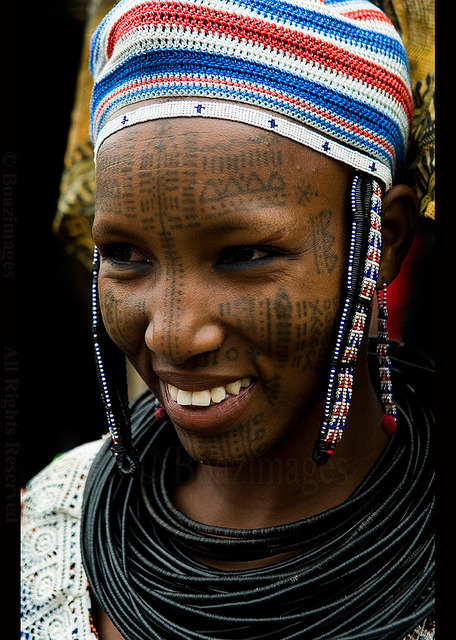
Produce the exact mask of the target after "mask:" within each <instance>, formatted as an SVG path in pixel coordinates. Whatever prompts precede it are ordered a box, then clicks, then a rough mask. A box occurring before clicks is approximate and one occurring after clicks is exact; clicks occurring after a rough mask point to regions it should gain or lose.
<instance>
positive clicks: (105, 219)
mask: <svg viewBox="0 0 456 640" xmlns="http://www.w3.org/2000/svg"><path fill="white" fill-rule="evenodd" d="M349 179H350V169H349V168H348V167H346V166H344V165H342V164H340V163H338V162H336V161H333V160H331V159H329V158H327V157H325V156H323V155H321V154H319V153H316V152H314V151H312V150H310V149H308V148H306V147H304V146H301V145H299V144H297V143H294V142H292V141H290V140H288V139H284V138H281V137H279V136H278V135H276V134H274V133H272V132H263V131H260V130H258V129H255V128H252V127H250V126H248V125H244V124H239V123H230V122H225V121H214V120H211V121H209V120H203V119H194V118H191V119H185V118H181V119H175V120H167V121H159V122H158V121H157V122H147V123H143V124H141V125H135V126H134V127H131V128H128V129H124V130H123V131H121V132H118V133H116V134H115V135H113V136H111V137H110V138H108V139H107V141H105V143H104V144H103V146H102V147H101V150H100V153H99V156H98V158H97V169H96V214H95V223H94V228H93V236H94V241H95V244H96V245H97V246H98V248H99V250H100V253H101V266H100V273H99V292H100V304H101V310H102V314H103V320H104V323H105V325H106V328H107V331H108V333H109V335H110V336H111V338H112V340H113V341H114V342H115V343H116V344H117V345H118V346H119V347H120V348H121V349H122V350H123V351H124V353H125V354H126V356H127V357H128V359H129V360H130V361H131V363H132V364H133V365H134V367H135V368H136V369H137V371H138V372H139V374H140V375H141V377H142V378H143V379H144V381H145V382H146V384H147V385H148V386H149V387H150V388H151V389H152V390H153V391H154V392H155V394H156V395H157V397H158V398H159V399H160V401H161V402H162V404H163V406H164V408H165V409H166V411H167V413H168V415H169V417H170V418H171V420H172V421H173V423H174V425H175V427H176V429H177V433H178V435H179V437H180V439H181V441H182V443H183V445H184V447H185V448H186V449H187V451H188V452H189V453H190V455H191V456H192V457H194V458H195V459H197V460H200V461H202V462H205V463H206V464H213V465H224V466H231V465H235V464H239V463H240V462H242V461H245V460H248V459H252V458H257V457H260V456H263V455H265V454H266V453H267V452H268V451H271V450H272V449H273V448H274V447H277V446H278V445H280V443H282V442H283V441H285V440H287V439H288V438H290V437H291V436H292V435H293V434H296V433H298V432H299V431H302V429H307V430H309V429H310V430H313V436H312V437H313V439H315V438H316V436H317V432H318V426H319V425H318V423H319V419H320V416H321V404H322V398H323V394H324V390H325V382H326V366H325V365H326V363H327V358H328V350H329V344H330V339H331V336H332V332H333V328H334V324H335V321H336V319H337V317H338V308H339V303H340V296H341V291H342V284H343V281H344V278H345V256H346V253H347V250H346V249H347V241H348V240H347V239H348V234H347V224H346V203H347V197H348V188H349ZM317 409H318V410H317Z"/></svg>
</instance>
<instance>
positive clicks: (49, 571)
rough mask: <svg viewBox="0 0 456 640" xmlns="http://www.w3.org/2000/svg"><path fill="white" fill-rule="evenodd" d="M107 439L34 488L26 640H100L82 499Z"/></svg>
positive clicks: (27, 547)
mask: <svg viewBox="0 0 456 640" xmlns="http://www.w3.org/2000/svg"><path fill="white" fill-rule="evenodd" d="M102 442H103V441H102V440H100V441H97V442H92V443H90V444H87V445H83V446H82V447H78V448H76V449H73V451H71V452H69V453H66V454H64V455H62V456H60V457H59V458H57V459H56V460H55V461H54V462H53V463H51V465H49V466H48V467H47V468H46V469H44V470H43V471H41V473H39V474H38V475H37V476H35V478H33V480H31V482H30V483H29V484H28V486H27V488H26V490H25V491H24V496H23V503H22V527H21V554H22V557H21V560H22V562H21V565H22V583H21V632H22V633H21V637H22V638H23V639H24V640H69V638H72V639H73V640H95V639H96V638H97V635H96V634H95V632H94V630H93V627H92V624H91V620H90V598H89V594H88V591H87V578H86V575H85V571H84V568H83V566H82V561H81V554H80V544H79V531H80V520H81V507H82V495H83V490H84V484H85V479H86V476H87V473H88V471H89V468H90V465H91V462H92V460H93V458H94V457H95V455H96V453H97V452H98V450H99V448H100V446H101V444H102Z"/></svg>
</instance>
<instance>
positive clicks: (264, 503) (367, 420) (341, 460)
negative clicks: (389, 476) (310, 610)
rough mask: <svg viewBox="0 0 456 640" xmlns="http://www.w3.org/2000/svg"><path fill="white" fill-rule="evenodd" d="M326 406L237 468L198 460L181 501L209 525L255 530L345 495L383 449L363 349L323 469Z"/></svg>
mask: <svg viewBox="0 0 456 640" xmlns="http://www.w3.org/2000/svg"><path fill="white" fill-rule="evenodd" d="M321 408H322V404H321V403H320V404H318V405H316V406H315V407H314V408H313V410H312V411H311V413H310V414H309V416H308V417H307V418H306V421H305V423H303V424H300V425H299V428H297V429H295V431H294V432H293V433H292V434H291V435H290V437H289V438H288V439H287V440H286V441H284V442H282V443H281V444H280V446H277V447H276V448H274V449H273V450H271V451H269V452H268V454H267V455H265V456H262V457H260V458H256V459H254V460H249V461H246V462H244V463H243V464H241V465H238V466H236V467H213V466H208V465H205V464H199V465H198V467H197V470H196V473H195V474H194V476H193V477H192V478H191V479H190V480H189V481H188V482H187V483H185V484H183V485H179V486H178V487H176V489H175V492H174V504H175V506H176V507H177V509H179V510H180V511H182V512H183V513H185V514H186V515H187V516H189V517H190V518H192V519H194V520H197V521H198V522H203V523H205V524H209V525H214V526H220V527H227V528H236V529H256V528H262V527H269V526H274V525H278V524H286V523H289V522H294V521H296V520H302V519H305V518H308V517H310V516H313V515H316V514H318V513H321V512H323V511H325V510H327V509H329V508H331V507H334V506H336V505H337V504H340V503H341V502H343V501H344V500H346V499H347V498H348V497H349V496H350V494H351V493H352V492H353V491H354V490H355V489H356V487H357V486H358V485H359V483H360V482H361V481H362V479H363V478H364V477H365V475H366V474H367V473H368V471H369V470H370V469H371V467H372V466H373V464H374V463H375V461H376V460H377V458H378V456H379V455H380V453H381V452H382V450H383V448H384V446H385V444H386V441H387V436H385V434H384V433H383V431H382V430H381V417H382V413H383V412H382V408H381V406H380V403H379V401H378V398H377V396H376V393H375V391H374V388H373V387H372V384H371V381H370V377H369V372H368V365H367V354H366V349H365V348H364V349H363V350H362V351H361V352H360V354H359V358H358V364H357V367H356V371H355V380H354V392H353V398H352V402H351V407H350V413H349V416H348V418H347V425H346V429H345V434H344V437H343V439H342V441H341V442H340V443H339V444H338V446H337V448H336V454H335V455H334V456H333V457H332V458H331V459H330V460H329V461H328V462H327V464H326V465H324V466H322V467H317V466H316V465H315V464H314V463H313V461H312V449H313V444H314V442H315V439H316V433H317V432H318V427H319V421H320V416H321Z"/></svg>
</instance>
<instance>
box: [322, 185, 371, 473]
mask: <svg viewBox="0 0 456 640" xmlns="http://www.w3.org/2000/svg"><path fill="white" fill-rule="evenodd" d="M381 196H382V194H381V188H380V186H379V184H378V183H377V182H376V181H374V180H372V179H370V178H368V177H367V176H365V175H364V174H356V175H355V178H354V180H353V184H352V189H351V209H352V213H353V222H352V228H351V237H350V252H349V259H348V271H347V288H346V294H345V302H344V306H343V309H342V315H341V320H340V324H339V327H338V331H337V335H336V341H335V347H334V350H333V353H332V357H331V361H330V371H329V382H328V390H327V394H326V401H325V407H324V413H323V418H322V422H321V427H320V434H319V438H318V440H317V441H316V443H315V446H314V450H313V456H312V458H313V461H314V462H315V464H317V465H319V466H321V465H323V464H325V463H326V462H327V461H328V460H329V458H330V456H331V455H333V454H334V451H335V448H336V445H337V443H338V442H339V441H340V440H341V438H342V435H343V430H344V426H345V422H346V419H347V414H348V410H349V408H350V402H351V397H352V391H353V376H354V369H355V364H356V358H357V355H358V351H359V347H360V344H361V341H362V339H363V335H364V328H365V325H366V319H367V317H368V315H369V311H370V308H371V305H372V300H373V296H374V293H375V290H376V283H377V276H378V270H379V266H380V256H381V242H382V238H381Z"/></svg>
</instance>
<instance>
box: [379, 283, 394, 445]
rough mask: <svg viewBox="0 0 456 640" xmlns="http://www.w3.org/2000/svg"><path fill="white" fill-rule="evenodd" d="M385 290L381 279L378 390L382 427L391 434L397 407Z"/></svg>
mask: <svg viewBox="0 0 456 640" xmlns="http://www.w3.org/2000/svg"><path fill="white" fill-rule="evenodd" d="M386 290H387V284H386V282H385V281H384V280H383V288H382V290H380V289H378V290H377V302H378V305H377V306H378V311H377V323H378V341H377V358H378V364H379V371H380V391H381V396H382V403H383V407H384V410H385V413H384V415H383V417H382V429H383V431H384V432H385V433H386V434H387V435H392V434H393V433H394V432H395V431H396V427H397V425H396V420H397V409H396V404H395V402H394V400H393V394H392V389H391V361H390V358H389V355H388V348H389V338H388V329H387V320H388V311H387V306H386Z"/></svg>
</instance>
